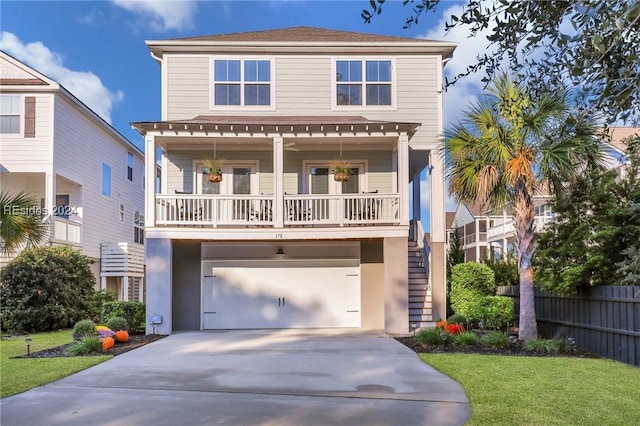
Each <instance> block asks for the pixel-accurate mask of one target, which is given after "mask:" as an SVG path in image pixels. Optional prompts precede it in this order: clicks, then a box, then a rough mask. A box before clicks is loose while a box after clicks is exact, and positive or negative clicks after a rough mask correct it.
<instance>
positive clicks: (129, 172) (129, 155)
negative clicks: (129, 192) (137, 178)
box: [127, 152, 133, 182]
mask: <svg viewBox="0 0 640 426" xmlns="http://www.w3.org/2000/svg"><path fill="white" fill-rule="evenodd" d="M127 180H129V181H131V182H133V154H132V153H130V152H127Z"/></svg>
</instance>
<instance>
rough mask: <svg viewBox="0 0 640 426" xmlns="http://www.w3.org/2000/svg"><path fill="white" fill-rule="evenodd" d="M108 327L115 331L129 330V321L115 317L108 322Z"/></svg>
mask: <svg viewBox="0 0 640 426" xmlns="http://www.w3.org/2000/svg"><path fill="white" fill-rule="evenodd" d="M107 327H109V328H110V329H111V330H113V331H120V330H124V331H127V330H129V324H128V323H127V320H126V319H124V318H122V317H113V318H111V319H110V320H109V321H107Z"/></svg>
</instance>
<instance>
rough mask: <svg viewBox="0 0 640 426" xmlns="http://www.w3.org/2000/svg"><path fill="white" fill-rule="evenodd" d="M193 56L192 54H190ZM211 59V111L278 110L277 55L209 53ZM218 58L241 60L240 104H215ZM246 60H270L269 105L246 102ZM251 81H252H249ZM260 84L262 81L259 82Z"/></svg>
mask: <svg viewBox="0 0 640 426" xmlns="http://www.w3.org/2000/svg"><path fill="white" fill-rule="evenodd" d="M189 56H192V55H189ZM207 58H208V60H209V109H210V110H211V111H275V110H276V58H275V56H261V55H247V56H231V55H208V56H207ZM216 60H225V61H229V60H232V61H240V82H239V84H240V105H216V104H215V90H214V87H215V83H216V81H215V78H214V72H215V70H214V65H213V64H214V62H215V61H216ZM245 61H269V67H270V69H269V73H270V74H269V77H270V82H269V85H270V93H269V100H270V104H269V105H245V102H244V86H245V84H246V83H247V82H245V80H244V62H245ZM249 83H251V82H249ZM258 84H260V82H258ZM263 84H265V83H263Z"/></svg>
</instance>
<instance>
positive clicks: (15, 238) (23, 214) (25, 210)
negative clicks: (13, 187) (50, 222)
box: [0, 190, 49, 253]
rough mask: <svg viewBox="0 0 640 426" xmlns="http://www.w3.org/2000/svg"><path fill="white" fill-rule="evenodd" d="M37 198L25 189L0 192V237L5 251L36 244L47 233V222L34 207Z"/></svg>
mask: <svg viewBox="0 0 640 426" xmlns="http://www.w3.org/2000/svg"><path fill="white" fill-rule="evenodd" d="M36 205H37V199H36V198H35V197H34V196H33V195H31V194H30V193H28V192H27V191H20V192H19V193H17V194H15V195H12V194H10V193H9V192H7V191H5V190H2V192H0V238H1V239H2V241H3V245H4V247H0V250H2V251H3V252H5V253H15V252H16V251H19V250H20V249H22V248H25V247H33V246H36V245H38V244H39V243H40V242H41V241H42V240H43V239H44V238H45V236H46V235H47V232H48V230H49V228H48V226H47V224H46V223H45V222H43V221H42V215H40V212H39V210H37V209H35V208H34V206H36Z"/></svg>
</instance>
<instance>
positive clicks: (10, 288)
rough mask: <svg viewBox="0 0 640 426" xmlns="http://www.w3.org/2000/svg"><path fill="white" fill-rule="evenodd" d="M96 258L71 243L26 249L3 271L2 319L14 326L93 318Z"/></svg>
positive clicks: (35, 327) (61, 324)
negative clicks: (70, 245)
mask: <svg viewBox="0 0 640 426" xmlns="http://www.w3.org/2000/svg"><path fill="white" fill-rule="evenodd" d="M91 263H93V261H92V260H91V259H90V258H89V257H87V256H85V255H83V254H82V253H80V252H78V251H76V250H73V249H72V248H70V247H68V246H57V247H35V248H32V249H27V250H24V251H23V252H22V253H20V254H19V255H18V256H17V257H16V258H14V259H13V260H12V261H11V262H9V264H7V265H6V266H5V267H4V268H2V270H1V271H0V299H1V300H2V305H0V320H1V321H2V325H3V328H6V329H9V330H11V331H16V332H19V331H26V332H34V331H48V330H55V329H57V328H65V327H70V326H72V325H73V324H75V323H76V322H77V321H79V320H81V319H86V318H89V317H90V315H91V313H92V311H93V309H94V297H95V291H94V288H95V278H94V276H93V274H92V273H91V270H90V269H89V265H90V264H91Z"/></svg>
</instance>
